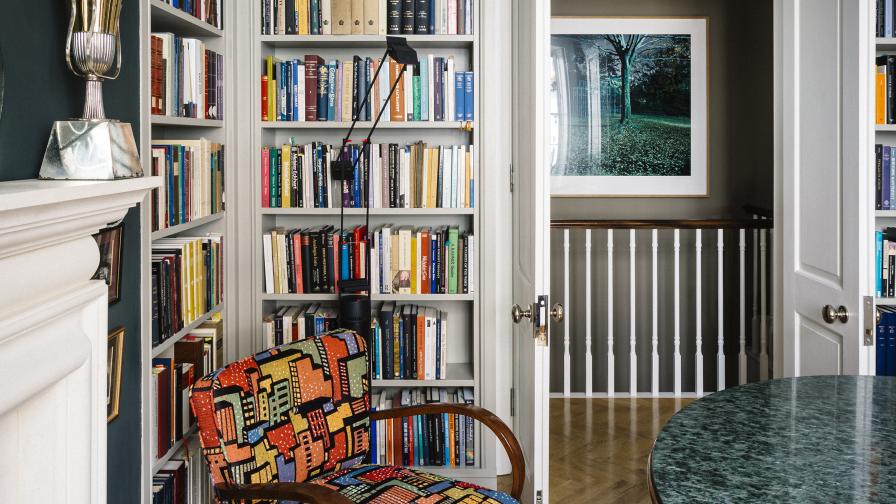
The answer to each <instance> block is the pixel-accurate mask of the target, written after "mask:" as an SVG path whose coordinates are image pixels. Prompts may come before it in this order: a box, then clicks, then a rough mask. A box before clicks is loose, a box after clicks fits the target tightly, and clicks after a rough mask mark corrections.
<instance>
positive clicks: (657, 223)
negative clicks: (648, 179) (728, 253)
mask: <svg viewBox="0 0 896 504" xmlns="http://www.w3.org/2000/svg"><path fill="white" fill-rule="evenodd" d="M551 228H553V229H772V228H774V221H773V220H771V219H655V220H588V219H551Z"/></svg>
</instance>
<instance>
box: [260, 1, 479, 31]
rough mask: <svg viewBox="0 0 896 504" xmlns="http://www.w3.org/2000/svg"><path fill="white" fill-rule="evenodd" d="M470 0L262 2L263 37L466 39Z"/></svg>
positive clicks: (469, 22) (471, 5) (470, 7)
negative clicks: (417, 37) (416, 37)
mask: <svg viewBox="0 0 896 504" xmlns="http://www.w3.org/2000/svg"><path fill="white" fill-rule="evenodd" d="M473 14H474V11H473V0H285V1H284V0H262V2H261V34H262V35H387V34H388V35H400V34H418V35H420V34H429V35H465V34H472V33H473Z"/></svg>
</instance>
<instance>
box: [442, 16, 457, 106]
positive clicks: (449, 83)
mask: <svg viewBox="0 0 896 504" xmlns="http://www.w3.org/2000/svg"><path fill="white" fill-rule="evenodd" d="M452 1H453V0H452ZM446 67H447V68H448V77H447V78H446V79H445V91H447V93H446V94H445V96H447V97H448V99H447V100H445V107H446V109H447V110H446V111H445V112H446V114H445V116H446V117H448V120H449V121H457V120H458V118H457V117H455V115H454V112H455V110H454V109H455V107H454V99H455V96H454V57H452V56H449V57H448V63H447V65H446Z"/></svg>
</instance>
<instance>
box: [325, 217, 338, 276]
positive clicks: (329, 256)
mask: <svg viewBox="0 0 896 504" xmlns="http://www.w3.org/2000/svg"><path fill="white" fill-rule="evenodd" d="M326 238H327V239H326V249H327V250H326V252H327V254H326V258H327V283H326V285H327V291H328V292H336V290H335V289H334V287H335V285H334V284H335V278H336V276H335V273H336V272H335V271H334V270H333V268H334V266H335V264H336V263H335V261H334V257H333V230H332V228H330V229H328V230H327V236H326Z"/></svg>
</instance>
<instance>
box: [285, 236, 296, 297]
mask: <svg viewBox="0 0 896 504" xmlns="http://www.w3.org/2000/svg"><path fill="white" fill-rule="evenodd" d="M295 234H296V230H295V229H293V230H290V231H287V232H286V234H285V235H284V236H283V238H284V240H285V241H286V283H287V287H288V288H289V291H288V292H297V290H296V285H298V284H297V282H296V276H295V273H294V272H295V261H294V260H293V258H294V257H295V256H294V255H293V251H294V250H295V249H294V248H293V243H292V237H293V235H295Z"/></svg>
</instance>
